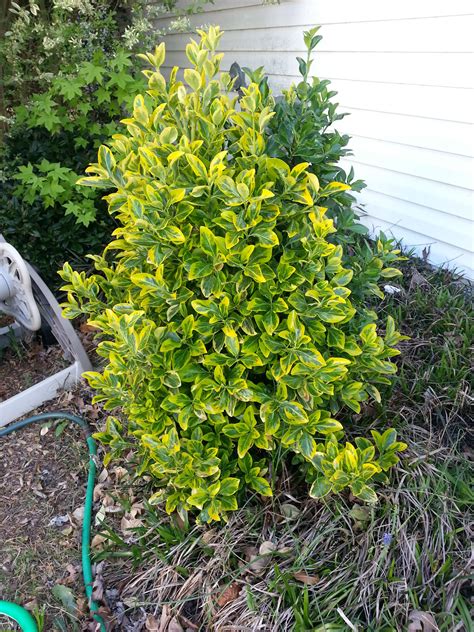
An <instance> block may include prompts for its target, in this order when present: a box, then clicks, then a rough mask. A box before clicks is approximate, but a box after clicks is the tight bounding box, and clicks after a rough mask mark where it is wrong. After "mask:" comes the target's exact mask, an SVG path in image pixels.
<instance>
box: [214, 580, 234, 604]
mask: <svg viewBox="0 0 474 632" xmlns="http://www.w3.org/2000/svg"><path fill="white" fill-rule="evenodd" d="M239 593H240V586H239V585H238V584H236V583H235V582H234V583H232V584H231V585H230V586H227V588H226V589H225V590H224V592H222V593H221V594H220V596H219V598H218V599H217V602H216V603H217V605H218V606H220V607H221V608H222V607H223V606H225V605H226V604H228V603H231V601H235V599H237V597H238V596H239Z"/></svg>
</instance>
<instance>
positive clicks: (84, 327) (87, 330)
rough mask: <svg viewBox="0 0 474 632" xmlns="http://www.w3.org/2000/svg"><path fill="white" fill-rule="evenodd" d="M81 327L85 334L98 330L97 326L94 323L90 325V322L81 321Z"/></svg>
mask: <svg viewBox="0 0 474 632" xmlns="http://www.w3.org/2000/svg"><path fill="white" fill-rule="evenodd" d="M79 329H80V330H81V332H82V333H83V334H88V333H90V332H92V331H98V328H97V327H94V325H89V324H88V323H81V324H80V325H79Z"/></svg>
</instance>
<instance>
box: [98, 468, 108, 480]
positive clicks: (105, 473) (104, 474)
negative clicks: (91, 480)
mask: <svg viewBox="0 0 474 632" xmlns="http://www.w3.org/2000/svg"><path fill="white" fill-rule="evenodd" d="M108 478H109V473H108V471H107V470H106V468H105V467H104V469H103V470H102V472H101V473H100V474H99V476H98V477H97V482H99V483H105V481H106V480H107V479H108Z"/></svg>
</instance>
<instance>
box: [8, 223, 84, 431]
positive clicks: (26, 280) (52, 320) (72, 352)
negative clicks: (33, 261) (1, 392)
mask: <svg viewBox="0 0 474 632" xmlns="http://www.w3.org/2000/svg"><path fill="white" fill-rule="evenodd" d="M1 313H4V314H8V315H9V316H11V317H12V318H13V319H14V320H15V323H14V324H13V325H7V326H4V327H2V326H1V325H0V348H1V347H2V346H5V345H8V343H9V341H10V340H11V337H12V334H13V335H14V336H21V334H22V328H24V329H28V330H30V331H37V330H38V329H40V327H41V325H42V323H45V324H48V325H49V327H50V328H51V331H52V333H53V334H54V336H55V338H56V340H57V341H58V342H59V344H60V345H61V347H62V349H63V351H64V355H65V356H66V357H67V358H68V359H70V360H72V361H73V363H72V364H71V365H70V366H68V367H67V368H66V369H63V370H62V371H59V373H56V374H55V375H52V376H50V377H47V378H46V379H44V380H43V381H42V382H39V383H37V384H34V385H33V386H31V387H30V388H28V389H27V390H26V391H23V392H21V393H18V394H17V395H14V396H13V397H10V399H7V400H6V401H0V427H2V426H5V425H6V424H8V423H10V422H11V421H14V420H15V419H18V418H19V417H21V416H22V415H25V414H27V413H29V412H31V411H32V410H34V409H35V408H37V407H38V406H41V405H42V404H43V403H44V402H46V401H48V400H50V399H53V398H54V397H55V396H56V395H57V394H58V393H59V391H61V390H62V389H64V388H68V387H72V386H73V385H74V384H75V383H76V382H77V381H78V380H79V378H80V377H81V375H82V373H84V371H90V370H91V368H92V365H91V363H90V360H89V358H88V357H87V353H86V352H85V349H84V347H83V346H82V343H81V341H80V340H79V338H78V336H77V334H76V332H75V330H74V327H73V326H72V325H71V323H70V322H69V321H68V320H66V319H65V318H64V317H63V316H62V314H61V308H60V307H59V304H58V302H57V300H56V298H55V297H54V295H53V293H52V292H51V290H50V289H49V288H48V287H47V285H46V284H45V283H44V281H43V280H42V279H41V277H40V276H39V275H38V273H37V272H36V270H35V269H34V268H32V267H31V266H30V265H29V264H28V263H27V262H26V261H25V260H24V259H23V258H22V257H21V255H20V253H19V252H18V251H17V250H16V249H15V248H14V247H13V246H11V245H10V244H8V243H7V242H6V241H5V240H4V239H3V237H2V235H1V234H0V314H1ZM0 362H1V359H0Z"/></svg>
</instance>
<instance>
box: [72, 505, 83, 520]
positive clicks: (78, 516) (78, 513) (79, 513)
mask: <svg viewBox="0 0 474 632" xmlns="http://www.w3.org/2000/svg"><path fill="white" fill-rule="evenodd" d="M72 517H73V518H74V520H75V521H76V522H78V523H81V522H82V519H83V518H84V506H83V505H82V506H81V507H78V508H77V509H74V511H73V512H72Z"/></svg>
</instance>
